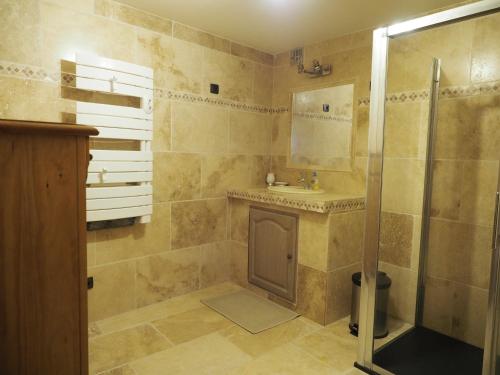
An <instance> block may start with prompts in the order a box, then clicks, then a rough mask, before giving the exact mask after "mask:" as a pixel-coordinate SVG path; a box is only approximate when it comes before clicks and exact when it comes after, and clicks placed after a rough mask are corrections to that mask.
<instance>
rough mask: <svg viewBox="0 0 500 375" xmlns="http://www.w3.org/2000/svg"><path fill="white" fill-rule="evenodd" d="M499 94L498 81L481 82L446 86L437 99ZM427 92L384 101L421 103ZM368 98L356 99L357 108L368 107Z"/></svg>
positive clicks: (412, 92)
mask: <svg viewBox="0 0 500 375" xmlns="http://www.w3.org/2000/svg"><path fill="white" fill-rule="evenodd" d="M498 94H500V81H492V82H482V83H475V84H470V85H460V86H448V87H442V88H440V89H439V97H440V98H444V99H449V98H460V97H466V96H476V95H498ZM429 95H430V92H429V90H421V91H405V92H399V93H394V94H389V95H387V97H386V100H387V101H389V102H391V103H405V102H415V101H423V100H427V99H429ZM369 104H370V98H360V99H358V105H359V106H368V105H369Z"/></svg>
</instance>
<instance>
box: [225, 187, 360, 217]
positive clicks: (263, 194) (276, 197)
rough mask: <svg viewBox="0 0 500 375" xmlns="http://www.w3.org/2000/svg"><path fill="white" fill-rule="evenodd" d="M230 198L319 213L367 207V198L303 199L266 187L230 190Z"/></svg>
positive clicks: (228, 194)
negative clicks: (271, 190)
mask: <svg viewBox="0 0 500 375" xmlns="http://www.w3.org/2000/svg"><path fill="white" fill-rule="evenodd" d="M227 196H228V197H229V198H236V199H245V200H249V201H253V202H260V203H267V204H274V205H276V206H283V207H289V208H295V209H298V210H304V211H313V212H319V213H325V214H328V213H333V212H346V211H354V210H363V209H364V208H365V198H350V199H325V200H319V199H314V198H309V199H301V198H297V197H293V196H290V195H283V194H280V193H272V192H269V191H267V190H264V189H260V190H258V189H251V190H230V191H228V192H227Z"/></svg>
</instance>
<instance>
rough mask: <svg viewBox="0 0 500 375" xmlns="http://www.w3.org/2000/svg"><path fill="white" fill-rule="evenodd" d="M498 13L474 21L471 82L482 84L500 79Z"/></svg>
mask: <svg viewBox="0 0 500 375" xmlns="http://www.w3.org/2000/svg"><path fill="white" fill-rule="evenodd" d="M499 19H500V17H499V15H498V13H496V14H492V15H490V16H485V17H481V18H479V19H477V20H475V26H476V28H475V30H474V39H473V41H472V67H471V81H472V82H484V81H493V80H498V79H500V72H499V69H498V68H499V66H500V47H499V46H498V43H497V41H498V39H499V38H500V30H499V29H498V21H499Z"/></svg>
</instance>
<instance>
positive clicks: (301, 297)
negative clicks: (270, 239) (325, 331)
mask: <svg viewBox="0 0 500 375" xmlns="http://www.w3.org/2000/svg"><path fill="white" fill-rule="evenodd" d="M297 280H298V284H297V311H298V312H299V313H301V314H303V315H305V316H307V317H308V318H309V319H312V320H314V321H315V322H318V323H320V324H325V318H326V285H327V273H326V272H323V271H318V270H315V269H314V268H311V267H307V266H304V265H301V264H299V266H298V272H297Z"/></svg>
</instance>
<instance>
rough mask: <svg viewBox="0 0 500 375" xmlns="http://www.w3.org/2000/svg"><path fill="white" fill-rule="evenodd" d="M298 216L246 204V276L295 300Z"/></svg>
mask: <svg viewBox="0 0 500 375" xmlns="http://www.w3.org/2000/svg"><path fill="white" fill-rule="evenodd" d="M297 225H298V216H297V215H294V214H291V213H288V212H281V211H277V210H272V209H265V208H261V207H251V208H250V226H249V239H248V251H249V254H248V255H249V257H248V279H249V282H250V283H252V284H255V285H257V286H259V287H261V288H264V289H266V290H268V291H270V292H272V293H274V294H275V295H277V296H280V297H283V298H285V299H287V300H289V301H292V302H294V301H295V283H296V272H297Z"/></svg>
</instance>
